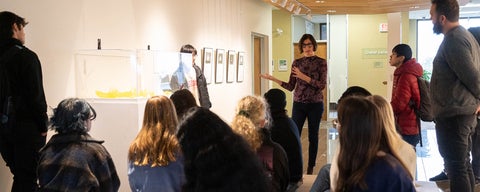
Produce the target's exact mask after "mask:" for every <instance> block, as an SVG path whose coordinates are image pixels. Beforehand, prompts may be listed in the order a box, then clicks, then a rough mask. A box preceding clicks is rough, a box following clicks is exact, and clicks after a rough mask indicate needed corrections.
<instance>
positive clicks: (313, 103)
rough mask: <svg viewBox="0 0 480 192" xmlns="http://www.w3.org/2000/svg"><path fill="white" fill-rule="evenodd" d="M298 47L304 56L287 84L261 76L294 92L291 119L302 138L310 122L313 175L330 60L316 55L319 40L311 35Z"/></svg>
mask: <svg viewBox="0 0 480 192" xmlns="http://www.w3.org/2000/svg"><path fill="white" fill-rule="evenodd" d="M298 48H299V49H300V53H302V54H303V57H301V58H299V59H296V60H295V61H293V63H292V69H291V73H290V78H289V80H288V82H284V81H282V80H280V79H277V78H276V77H274V76H272V75H270V74H261V75H260V77H262V78H264V79H268V80H271V81H274V82H275V83H277V84H279V85H280V86H282V87H283V88H285V89H287V90H289V91H293V107H292V119H293V121H294V122H295V124H296V125H297V127H298V130H299V133H300V135H302V128H303V124H304V123H305V120H306V119H308V141H309V146H308V168H307V174H312V173H313V167H315V161H316V159H317V151H318V130H319V128H320V121H321V119H322V113H323V107H324V106H323V93H322V91H323V89H325V87H326V84H327V61H326V60H325V59H324V58H320V57H318V56H317V55H315V51H316V50H317V41H316V40H315V38H314V37H313V36H312V35H311V34H304V35H303V36H302V38H301V39H300V41H299V46H298Z"/></svg>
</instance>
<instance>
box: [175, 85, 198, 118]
mask: <svg viewBox="0 0 480 192" xmlns="http://www.w3.org/2000/svg"><path fill="white" fill-rule="evenodd" d="M170 99H171V100H172V102H173V105H175V110H176V111H177V118H178V120H180V119H181V118H182V117H183V115H184V114H185V113H186V112H187V111H188V109H190V108H192V107H196V106H197V101H195V97H194V96H193V95H192V92H190V91H189V90H187V89H181V90H178V91H175V92H173V94H172V95H170Z"/></svg>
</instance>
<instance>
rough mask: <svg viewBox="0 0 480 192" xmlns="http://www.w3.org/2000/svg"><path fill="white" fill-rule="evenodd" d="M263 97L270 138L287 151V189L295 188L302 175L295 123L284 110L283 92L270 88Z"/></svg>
mask: <svg viewBox="0 0 480 192" xmlns="http://www.w3.org/2000/svg"><path fill="white" fill-rule="evenodd" d="M264 97H265V99H266V101H267V103H268V105H269V107H270V113H271V127H270V132H271V137H272V140H273V141H275V142H277V143H278V144H280V145H281V146H282V147H283V149H284V150H285V152H286V153H287V157H288V167H289V169H290V184H289V186H288V189H289V190H290V189H296V188H298V182H299V181H301V180H302V175H303V159H302V145H301V143H300V134H299V133H298V129H297V125H296V124H295V122H293V120H292V119H291V118H290V117H288V115H287V111H286V110H285V106H286V104H287V101H286V96H285V92H283V91H282V90H280V89H270V90H269V91H268V92H266V93H265V94H264Z"/></svg>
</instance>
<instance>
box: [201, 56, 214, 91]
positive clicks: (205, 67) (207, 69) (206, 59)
mask: <svg viewBox="0 0 480 192" xmlns="http://www.w3.org/2000/svg"><path fill="white" fill-rule="evenodd" d="M212 65H213V49H212V48H207V47H205V48H203V55H202V71H203V75H204V76H205V79H206V80H207V84H210V83H211V82H212Z"/></svg>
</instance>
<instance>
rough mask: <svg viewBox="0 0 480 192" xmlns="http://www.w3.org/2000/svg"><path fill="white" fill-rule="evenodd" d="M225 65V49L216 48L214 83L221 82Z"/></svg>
mask: <svg viewBox="0 0 480 192" xmlns="http://www.w3.org/2000/svg"><path fill="white" fill-rule="evenodd" d="M224 66H225V50H224V49H217V54H216V59H215V83H222V82H223V71H224Z"/></svg>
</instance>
